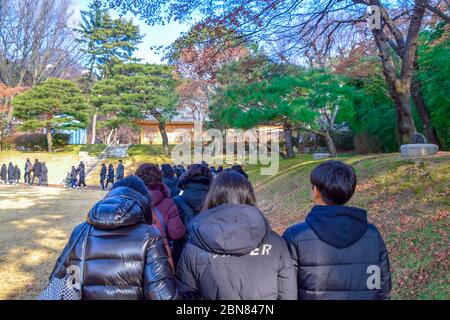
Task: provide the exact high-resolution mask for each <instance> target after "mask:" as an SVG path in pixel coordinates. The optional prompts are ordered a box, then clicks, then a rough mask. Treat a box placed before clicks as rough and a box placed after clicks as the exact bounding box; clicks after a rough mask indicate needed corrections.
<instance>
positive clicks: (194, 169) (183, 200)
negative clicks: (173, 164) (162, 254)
mask: <svg viewBox="0 0 450 320" xmlns="http://www.w3.org/2000/svg"><path fill="white" fill-rule="evenodd" d="M212 180H213V177H212V175H211V172H210V171H209V168H208V167H207V166H205V165H204V164H193V165H191V166H189V168H188V169H187V171H186V172H185V173H183V175H182V176H181V178H180V182H178V187H179V188H180V189H181V190H182V191H183V192H182V194H181V195H178V196H176V197H174V198H173V201H174V202H175V204H176V205H177V207H178V210H179V212H180V215H181V217H182V219H183V221H184V225H185V226H186V227H187V226H188V224H189V222H190V221H191V220H192V219H193V218H194V217H195V216H196V215H197V214H198V213H199V212H200V211H201V209H202V208H203V203H204V200H205V198H206V195H207V193H208V190H209V187H210V185H211V182H212Z"/></svg>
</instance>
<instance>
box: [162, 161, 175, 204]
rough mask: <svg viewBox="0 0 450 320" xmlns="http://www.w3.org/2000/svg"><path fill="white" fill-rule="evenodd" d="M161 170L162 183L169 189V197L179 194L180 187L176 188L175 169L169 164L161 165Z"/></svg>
mask: <svg viewBox="0 0 450 320" xmlns="http://www.w3.org/2000/svg"><path fill="white" fill-rule="evenodd" d="M161 171H162V174H163V183H164V184H165V185H166V186H167V188H169V190H170V197H171V198H173V197H176V196H177V195H179V194H180V189H179V188H178V180H179V179H178V177H177V176H176V175H175V171H174V170H173V167H172V166H171V165H170V164H166V163H165V164H163V165H161Z"/></svg>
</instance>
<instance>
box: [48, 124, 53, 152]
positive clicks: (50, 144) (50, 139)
mask: <svg viewBox="0 0 450 320" xmlns="http://www.w3.org/2000/svg"><path fill="white" fill-rule="evenodd" d="M47 149H48V150H47V151H48V152H53V141H52V128H51V127H50V126H47Z"/></svg>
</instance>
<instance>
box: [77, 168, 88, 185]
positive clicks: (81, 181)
mask: <svg viewBox="0 0 450 320" xmlns="http://www.w3.org/2000/svg"><path fill="white" fill-rule="evenodd" d="M77 172H78V178H79V179H78V188H81V186H83V187H84V188H85V189H86V188H87V185H86V167H85V166H84V162H83V161H80V165H79V166H78V169H77Z"/></svg>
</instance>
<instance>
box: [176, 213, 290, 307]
mask: <svg viewBox="0 0 450 320" xmlns="http://www.w3.org/2000/svg"><path fill="white" fill-rule="evenodd" d="M188 232H189V240H188V242H187V244H186V247H185V249H184V251H183V253H182V255H181V258H180V261H179V263H178V268H177V280H178V283H179V288H180V290H181V291H182V292H183V294H184V296H193V297H201V298H203V299H213V300H226V299H229V300H240V299H249V300H256V299H265V300H276V299H280V300H288V299H294V300H295V299H296V298H297V286H296V272H295V270H294V269H293V266H292V263H291V261H290V255H289V251H288V248H287V245H286V243H285V241H284V240H283V239H282V238H281V237H279V236H278V235H277V234H276V233H275V232H273V231H272V230H271V228H270V225H269V223H268V221H267V220H266V218H265V217H264V215H263V214H262V213H261V211H259V209H257V208H256V207H253V206H248V205H239V204H222V205H220V206H217V207H215V208H212V209H209V210H207V211H204V212H201V213H199V214H198V215H197V216H196V217H195V218H194V219H193V220H192V221H191V223H190V224H189V229H188Z"/></svg>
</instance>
